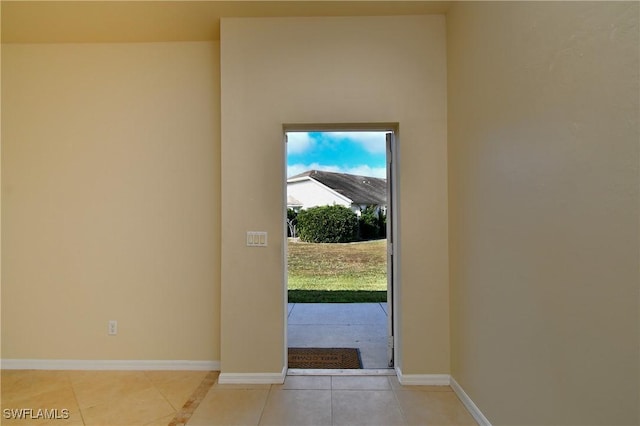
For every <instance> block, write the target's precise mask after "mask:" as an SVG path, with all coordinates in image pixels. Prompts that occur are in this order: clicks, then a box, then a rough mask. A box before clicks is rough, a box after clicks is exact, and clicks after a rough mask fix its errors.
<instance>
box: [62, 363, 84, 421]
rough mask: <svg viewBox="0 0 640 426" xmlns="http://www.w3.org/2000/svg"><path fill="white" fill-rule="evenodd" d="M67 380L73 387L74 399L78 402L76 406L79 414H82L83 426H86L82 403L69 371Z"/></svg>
mask: <svg viewBox="0 0 640 426" xmlns="http://www.w3.org/2000/svg"><path fill="white" fill-rule="evenodd" d="M66 374H67V380H69V386H70V387H71V392H72V393H73V399H75V400H76V406H77V407H78V412H80V420H82V424H83V425H86V424H87V422H85V421H84V415H83V414H82V409H81V408H80V401H78V395H76V389H75V387H74V386H73V381H72V380H71V375H70V374H69V372H68V371H67V373H66Z"/></svg>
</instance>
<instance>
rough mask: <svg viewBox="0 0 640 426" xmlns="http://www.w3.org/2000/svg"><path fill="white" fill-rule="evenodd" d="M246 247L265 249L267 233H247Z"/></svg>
mask: <svg viewBox="0 0 640 426" xmlns="http://www.w3.org/2000/svg"><path fill="white" fill-rule="evenodd" d="M247 246H249V247H266V246H267V233H266V232H264V231H247Z"/></svg>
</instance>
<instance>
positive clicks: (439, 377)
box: [396, 367, 451, 386]
mask: <svg viewBox="0 0 640 426" xmlns="http://www.w3.org/2000/svg"><path fill="white" fill-rule="evenodd" d="M396 373H397V376H398V381H399V382H400V384H401V385H406V386H416V385H421V386H449V383H450V379H451V376H449V375H448V374H403V373H402V370H400V368H399V367H396Z"/></svg>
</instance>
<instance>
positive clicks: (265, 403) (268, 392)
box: [256, 385, 273, 426]
mask: <svg viewBox="0 0 640 426" xmlns="http://www.w3.org/2000/svg"><path fill="white" fill-rule="evenodd" d="M272 389H273V385H271V386H269V390H268V391H267V397H266V398H265V399H264V404H263V405H262V410H260V417H258V423H256V426H258V425H260V423H261V422H262V417H264V410H265V408H267V403H268V402H269V398H270V397H271V390H272Z"/></svg>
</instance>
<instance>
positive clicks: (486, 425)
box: [451, 377, 491, 426]
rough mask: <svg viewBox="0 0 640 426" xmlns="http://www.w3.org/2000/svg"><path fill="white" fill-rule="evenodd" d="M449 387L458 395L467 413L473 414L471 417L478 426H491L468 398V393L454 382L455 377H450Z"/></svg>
mask: <svg viewBox="0 0 640 426" xmlns="http://www.w3.org/2000/svg"><path fill="white" fill-rule="evenodd" d="M451 389H453V391H454V392H455V393H456V395H458V398H459V399H460V401H462V403H463V404H464V406H465V407H466V408H467V410H468V411H469V413H470V414H471V415H472V416H473V418H474V419H475V420H476V422H478V425H479V426H491V423H490V422H489V420H488V419H487V418H486V417H485V416H484V414H482V411H480V409H479V408H478V406H477V405H476V404H474V402H473V401H472V400H471V398H469V395H467V393H466V392H465V391H464V389H462V387H461V386H460V385H459V384H458V382H456V379H454V378H453V377H451Z"/></svg>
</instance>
